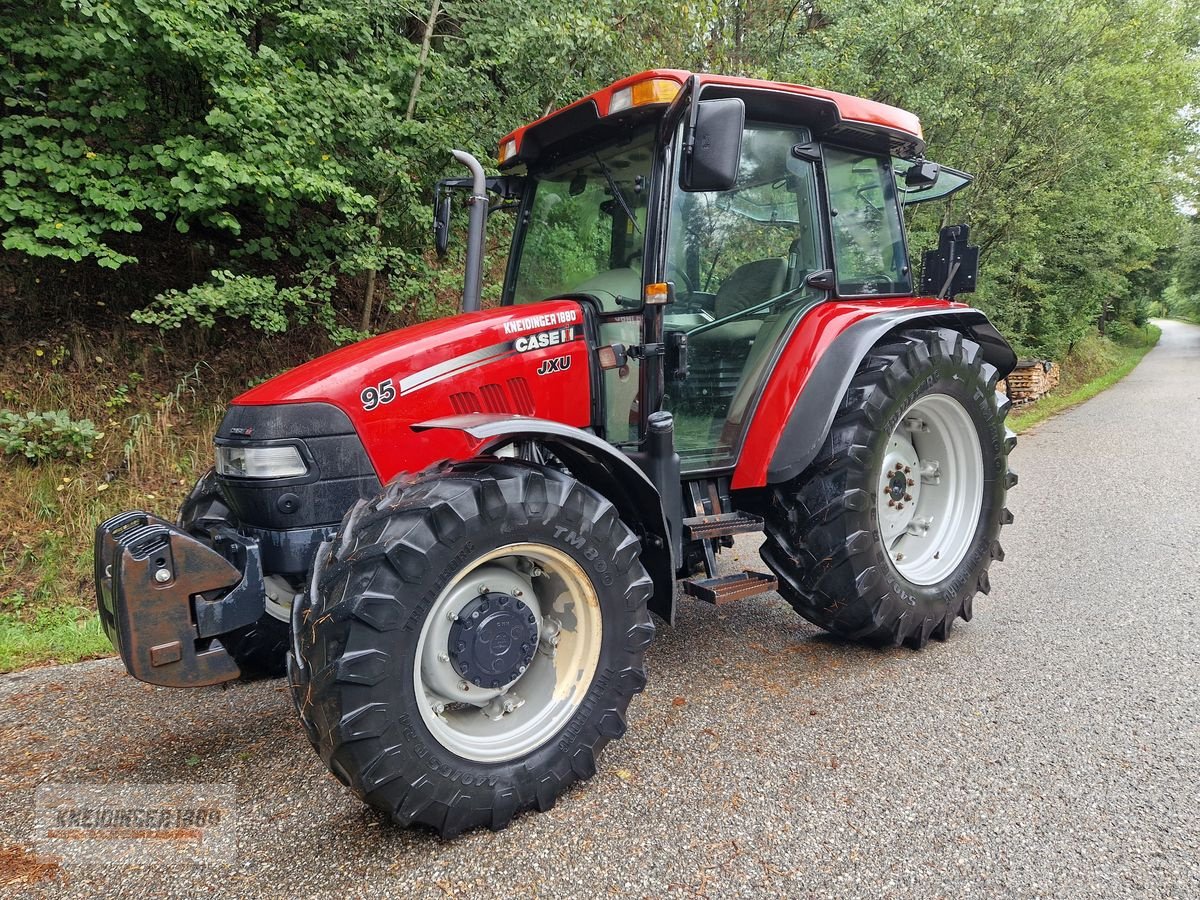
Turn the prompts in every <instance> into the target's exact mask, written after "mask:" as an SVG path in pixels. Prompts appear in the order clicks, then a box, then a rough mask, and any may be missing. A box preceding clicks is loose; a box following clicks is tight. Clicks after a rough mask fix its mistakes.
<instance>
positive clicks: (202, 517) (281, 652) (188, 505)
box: [177, 469, 291, 681]
mask: <svg viewBox="0 0 1200 900" xmlns="http://www.w3.org/2000/svg"><path fill="white" fill-rule="evenodd" d="M177 521H178V524H179V527H180V528H181V529H182V530H184V531H186V532H188V533H189V534H193V535H195V536H196V537H200V538H205V539H208V537H209V535H208V531H207V530H206V529H205V527H204V525H205V523H225V524H231V523H232V513H231V512H230V511H229V507H228V506H226V505H225V500H224V498H223V497H222V496H221V491H220V488H219V487H218V486H217V474H216V471H215V470H214V469H209V470H208V471H207V472H205V473H204V474H203V475H201V476H200V479H199V480H198V481H197V482H196V484H195V486H194V487H193V488H192V490H191V492H190V493H189V494H188V496H187V499H186V500H184V501H183V506H182V507H180V510H179V518H178V520H177ZM290 638H291V629H290V628H289V627H288V626H287V625H286V624H285V623H283V622H281V621H279V620H278V619H276V618H275V617H274V616H272V615H271V614H270V613H263V614H262V616H260V617H259V618H258V620H257V621H255V622H251V623H250V624H249V625H246V626H243V627H242V628H238V629H237V630H235V631H230V632H227V633H225V634H223V635H221V636H220V638H219V640H220V641H221V646H222V647H224V648H225V649H226V650H227V651H228V652H229V655H230V656H232V657H233V658H234V660H235V661H236V662H237V664H238V668H239V669H241V670H242V674H241V677H240V680H242V681H254V680H257V679H259V678H282V677H283V676H284V675H286V674H287V652H288V646H289V644H290V643H291V640H290Z"/></svg>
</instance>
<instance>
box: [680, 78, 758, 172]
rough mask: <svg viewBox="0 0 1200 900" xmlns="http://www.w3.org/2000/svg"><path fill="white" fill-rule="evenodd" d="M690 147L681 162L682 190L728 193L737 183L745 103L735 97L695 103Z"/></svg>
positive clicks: (743, 129) (744, 125) (744, 128)
mask: <svg viewBox="0 0 1200 900" xmlns="http://www.w3.org/2000/svg"><path fill="white" fill-rule="evenodd" d="M693 116H694V125H693V130H692V139H691V146H690V147H689V149H688V155H687V158H686V159H685V160H684V161H683V173H682V177H681V178H680V186H681V187H682V188H683V189H684V190H685V191H728V190H731V189H732V188H733V185H734V184H735V183H736V182H737V175H738V163H740V162H741V159H742V134H743V133H744V132H745V130H746V104H745V103H743V102H742V101H741V100H740V99H738V98H737V97H727V98H724V99H721V100H700V101H699V102H697V103H696V106H695V111H694V113H693Z"/></svg>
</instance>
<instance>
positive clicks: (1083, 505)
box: [0, 322, 1200, 898]
mask: <svg viewBox="0 0 1200 900" xmlns="http://www.w3.org/2000/svg"><path fill="white" fill-rule="evenodd" d="M1161 325H1162V327H1163V338H1162V342H1161V343H1160V345H1159V346H1158V347H1157V348H1156V349H1155V350H1153V351H1151V353H1150V354H1149V355H1148V356H1147V357H1146V358H1145V360H1144V361H1143V362H1142V363H1141V365H1140V366H1139V367H1138V368H1137V369H1136V370H1135V371H1134V372H1133V373H1132V374H1131V375H1130V376H1129V377H1128V378H1127V379H1125V380H1124V381H1123V382H1121V383H1120V384H1118V385H1117V386H1116V387H1114V388H1112V389H1111V390H1109V391H1107V392H1106V393H1104V394H1102V395H1101V396H1099V397H1097V398H1095V399H1094V400H1091V401H1090V402H1088V403H1086V404H1084V405H1083V406H1081V407H1078V408H1076V409H1073V410H1071V411H1069V412H1067V413H1065V414H1063V415H1062V416H1059V417H1058V418H1055V419H1053V420H1051V421H1049V422H1047V423H1045V424H1043V425H1041V426H1039V427H1038V428H1036V429H1035V430H1034V431H1032V432H1030V433H1028V434H1026V435H1025V436H1023V437H1022V439H1021V444H1020V446H1019V447H1018V449H1017V450H1016V451H1015V453H1014V457H1013V458H1014V464H1015V467H1016V468H1017V469H1018V471H1019V472H1020V475H1021V482H1020V484H1019V486H1018V487H1017V488H1016V489H1015V490H1014V491H1013V493H1012V494H1011V495H1010V497H1011V502H1010V504H1009V505H1010V506H1011V507H1012V509H1013V511H1014V512H1015V514H1016V516H1017V520H1016V524H1014V525H1013V526H1011V527H1010V528H1008V529H1006V530H1005V534H1004V538H1003V543H1004V546H1005V549H1006V551H1007V554H1008V561H1007V562H1006V563H1003V564H1001V565H999V566H997V567H996V569H994V570H993V577H992V585H993V590H992V594H991V596H990V597H987V598H980V600H979V601H977V603H976V615H975V618H974V620H973V621H972V622H971V623H970V624H966V625H964V624H962V623H959V627H958V628H957V629H956V630H955V632H954V634H953V636H952V638H951V639H950V641H949V642H948V643H945V644H937V643H934V644H931V645H930V646H929V647H928V648H927V649H926V650H925V651H924V652H922V653H913V652H912V651H908V650H894V651H886V652H878V651H873V650H866V649H862V648H858V647H855V646H851V645H847V644H844V643H841V642H838V641H836V640H833V639H830V638H828V637H825V636H823V635H821V634H820V633H818V632H817V631H816V629H814V628H813V627H811V626H809V625H808V624H807V623H805V622H804V621H803V620H801V619H800V618H799V617H798V616H796V615H795V614H794V613H793V612H792V611H791V609H790V608H789V607H788V606H787V605H786V604H785V603H784V602H783V601H782V600H781V599H780V598H779V597H778V596H777V595H775V594H767V595H763V596H761V597H759V598H755V599H752V600H747V601H742V602H741V603H739V604H734V605H733V606H731V607H728V608H723V609H721V610H717V609H713V608H710V607H707V606H706V605H704V604H700V603H696V602H692V601H690V600H686V599H685V600H683V601H681V602H682V604H683V605H682V612H681V614H680V616H679V624H678V626H677V627H676V628H673V629H666V628H663V629H660V633H659V634H660V636H659V639H658V641H657V642H656V644H655V645H654V647H653V648H652V649H651V651H650V655H649V659H648V663H649V672H650V684H649V687H648V689H647V691H646V693H645V694H644V695H643V696H642V697H640V698H639V699H637V700H635V702H634V705H633V707H632V709H631V715H630V729H629V733H628V735H627V736H626V737H625V739H623V740H622V741H620V742H618V743H616V744H613V745H612V746H611V747H610V748H609V750H608V751H607V752H606V753H605V754H604V756H603V757H602V759H601V766H600V773H599V774H598V775H597V776H596V777H595V778H594V779H593V780H591V781H590V782H588V783H586V784H584V785H581V786H578V787H577V788H575V789H573V790H572V791H571V792H569V793H568V795H567V796H566V797H564V798H563V799H562V800H561V801H560V802H559V804H558V806H557V807H556V808H555V809H554V810H552V811H551V812H549V813H544V814H536V813H534V814H526V815H524V816H522V817H520V818H519V819H518V820H517V821H516V822H515V823H514V824H513V826H512V827H511V828H509V829H508V830H507V831H505V832H501V833H499V834H492V833H490V832H476V833H471V834H468V835H466V836H464V837H462V838H460V839H458V840H455V841H442V840H440V839H438V838H436V837H434V836H432V835H431V834H427V833H423V832H413V831H402V830H398V829H395V828H392V827H389V826H388V825H387V824H386V823H385V822H383V821H382V819H381V818H380V817H379V816H377V815H376V814H374V813H372V812H371V811H369V810H368V809H366V808H365V807H363V806H362V805H361V804H359V802H358V801H357V800H356V799H355V798H354V797H353V796H351V795H350V794H349V793H348V792H347V791H345V789H343V788H342V787H341V785H340V784H338V783H337V782H336V781H335V780H334V779H333V778H332V776H329V775H328V774H327V773H326V772H325V769H324V767H323V766H322V765H321V763H320V761H319V760H318V759H317V758H316V756H315V755H314V754H313V752H312V751H311V749H310V748H309V746H308V743H307V741H306V740H305V738H304V735H303V734H302V732H301V730H300V726H299V724H298V723H297V721H296V718H295V716H294V714H293V711H292V708H291V702H290V700H289V698H288V695H287V689H286V685H285V684H284V683H283V682H260V683H257V684H251V685H234V686H231V687H227V688H224V689H222V688H213V689H203V690H198V691H193V692H180V691H172V690H168V689H161V688H153V687H150V686H147V685H142V684H140V683H138V682H136V681H134V680H133V679H131V678H129V677H127V676H126V675H125V674H124V673H123V670H122V669H121V668H120V664H119V663H117V662H116V661H113V660H104V661H99V662H94V663H84V664H80V665H75V666H66V667H58V668H48V669H39V670H31V671H27V672H23V673H18V674H14V675H9V676H3V677H0V847H2V848H3V849H2V850H0V885H7V890H9V891H13V890H15V891H17V892H20V893H23V894H30V895H46V896H72V897H74V896H79V897H85V896H86V897H91V896H94V895H96V894H103V895H108V896H146V895H150V894H154V895H157V896H194V895H207V894H218V893H220V894H227V895H233V896H266V895H271V896H276V895H282V894H289V895H297V896H331V897H332V896H335V895H338V896H344V895H346V894H350V895H354V896H365V895H372V896H375V895H386V894H395V895H402V894H403V895H406V896H414V897H459V896H461V897H477V896H510V895H522V896H552V897H562V898H566V897H595V896H605V895H613V896H637V897H663V896H681V897H687V896H697V895H698V896H710V897H733V896H754V897H759V896H788V897H796V896H813V897H823V896H837V897H841V896H885V895H886V896H889V897H897V896H901V897H902V896H922V897H927V896H953V897H964V896H988V897H992V896H1023V897H1026V896H1027V897H1034V896H1053V897H1094V896H1116V897H1120V896H1137V897H1194V896H1200V774H1198V773H1200V724H1198V720H1200V687H1198V685H1200V646H1198V644H1197V641H1196V634H1197V632H1198V630H1200V629H1198V626H1200V621H1198V618H1200V616H1198V613H1200V486H1197V485H1195V484H1193V483H1192V482H1193V481H1194V480H1195V479H1193V478H1192V477H1191V474H1190V473H1191V468H1192V466H1191V463H1192V461H1193V456H1194V453H1195V450H1196V448H1198V447H1200V328H1198V327H1195V326H1190V325H1184V324H1181V323H1176V322H1164V323H1161ZM759 542H760V538H759V536H758V535H749V536H744V537H743V538H742V539H740V540H739V541H738V543H737V545H736V547H735V548H734V551H733V552H732V553H726V554H725V557H726V559H725V561H724V562H725V565H727V566H728V567H730V568H733V567H736V566H738V565H739V564H741V565H743V566H749V567H759V566H760V563H759V561H758V557H757V552H756V551H757V546H758V543H759ZM45 781H51V782H103V783H107V784H110V785H114V786H117V785H121V784H125V783H171V782H199V783H205V782H207V783H221V784H232V785H234V786H235V789H236V795H237V798H238V808H237V825H236V827H237V834H238V858H237V859H236V860H235V861H234V862H233V864H232V865H230V866H225V867H214V866H199V865H195V866H181V867H178V868H173V869H169V870H166V869H161V868H134V867H114V866H109V867H96V866H87V865H82V864H79V863H77V862H74V861H71V860H63V861H61V862H60V863H59V864H55V862H54V861H44V862H45V863H46V865H45V867H44V868H43V869H40V870H38V869H34V868H31V867H32V866H33V865H34V862H33V861H32V857H31V856H30V855H28V853H29V851H32V849H33V848H32V845H31V834H32V823H33V810H32V807H33V797H34V791H35V789H36V786H37V785H38V784H39V783H42V782H45Z"/></svg>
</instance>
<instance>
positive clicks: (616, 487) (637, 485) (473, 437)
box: [412, 413, 675, 624]
mask: <svg viewBox="0 0 1200 900" xmlns="http://www.w3.org/2000/svg"><path fill="white" fill-rule="evenodd" d="M412 427H413V430H414V431H425V430H430V429H437V428H441V429H449V430H451V431H458V432H461V433H462V434H463V435H465V436H466V437H467V438H468V439H469V440H470V441H471V442H472V444H473V445H474V448H473V452H474V454H475V455H482V454H487V453H490V452H493V451H494V450H497V449H499V448H501V447H503V446H504V445H505V444H508V443H511V442H512V441H532V442H534V443H536V444H538V445H540V446H543V447H545V448H546V449H547V450H549V451H550V452H551V453H553V454H554V455H555V456H556V457H558V458H559V459H561V460H562V461H563V462H564V463H565V464H566V465H567V467H568V468H569V469H570V470H571V474H572V475H574V476H575V477H576V478H578V479H579V480H580V481H582V482H583V483H584V484H586V485H587V486H588V487H590V488H592V489H594V490H596V491H598V492H599V493H600V494H602V495H603V496H605V497H606V498H608V500H609V501H610V502H611V503H612V504H613V505H614V506H615V507H616V508H617V511H618V512H619V513H620V516H621V520H622V521H623V522H624V523H625V524H626V525H628V526H629V527H631V528H633V529H634V530H635V531H637V532H639V534H640V537H641V540H642V554H641V559H642V564H643V565H644V566H645V567H646V570H647V571H648V572H649V573H650V577H651V579H652V580H653V581H654V596H653V598H651V600H650V603H649V607H650V611H651V612H653V613H655V614H656V615H658V616H661V617H662V618H663V619H664V620H665V621H666V622H668V623H670V624H673V623H674V615H675V577H674V575H675V567H674V564H673V562H672V555H671V542H670V532H669V530H668V528H667V520H666V515H665V513H664V512H663V504H662V498H661V497H660V496H659V493H658V490H657V489H656V488H655V487H654V484H653V482H651V481H650V479H649V478H648V477H647V476H646V473H645V472H643V471H642V470H641V469H639V468H638V467H637V466H636V465H635V464H634V463H633V462H632V461H631V460H630V459H629V457H627V456H625V455H624V454H623V453H621V452H620V451H618V450H616V449H615V448H614V447H613V446H612V445H611V444H609V443H607V442H606V441H603V440H601V439H600V438H598V437H596V436H595V435H594V434H591V433H590V432H587V431H584V430H582V429H580V428H573V427H572V426H570V425H563V424H560V423H558V422H552V421H550V420H548V419H538V418H533V417H528V416H507V415H499V414H491V413H469V414H466V415H459V416H447V417H444V418H440V419H430V420H428V421H425V422H420V423H418V424H416V425H413V426H412Z"/></svg>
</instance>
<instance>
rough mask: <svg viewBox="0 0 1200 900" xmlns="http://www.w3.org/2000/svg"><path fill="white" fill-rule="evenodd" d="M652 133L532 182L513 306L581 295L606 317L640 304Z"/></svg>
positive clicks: (539, 176)
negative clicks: (592, 299)
mask: <svg viewBox="0 0 1200 900" xmlns="http://www.w3.org/2000/svg"><path fill="white" fill-rule="evenodd" d="M653 134H654V132H653V130H649V131H647V132H645V133H644V134H642V135H641V136H639V137H637V138H634V139H633V140H632V141H629V142H625V143H622V144H619V145H617V146H610V147H607V148H604V149H602V150H599V151H598V152H596V153H593V154H591V155H589V156H585V157H582V158H577V159H574V160H571V161H570V162H568V163H565V164H563V165H562V166H561V167H560V168H558V169H552V170H550V171H548V172H545V173H541V174H539V175H537V176H536V178H535V182H534V194H533V200H532V202H531V204H530V206H529V221H528V224H527V225H526V227H525V235H524V238H523V241H522V244H521V247H520V251H519V253H520V256H519V258H518V259H517V260H516V262H515V266H516V278H515V281H514V292H513V300H514V302H516V303H536V302H537V301H539V300H545V299H547V298H549V297H555V296H562V295H563V294H579V293H583V294H589V295H591V296H592V297H594V298H595V299H596V300H597V301H599V303H600V306H601V308H602V309H603V310H604V311H605V312H612V311H616V310H620V309H633V308H637V307H639V306H641V295H642V245H643V235H644V234H645V228H646V202H647V198H648V196H649V193H650V164H651V159H652V155H653ZM630 214H632V216H633V218H632V219H631V218H630Z"/></svg>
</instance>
